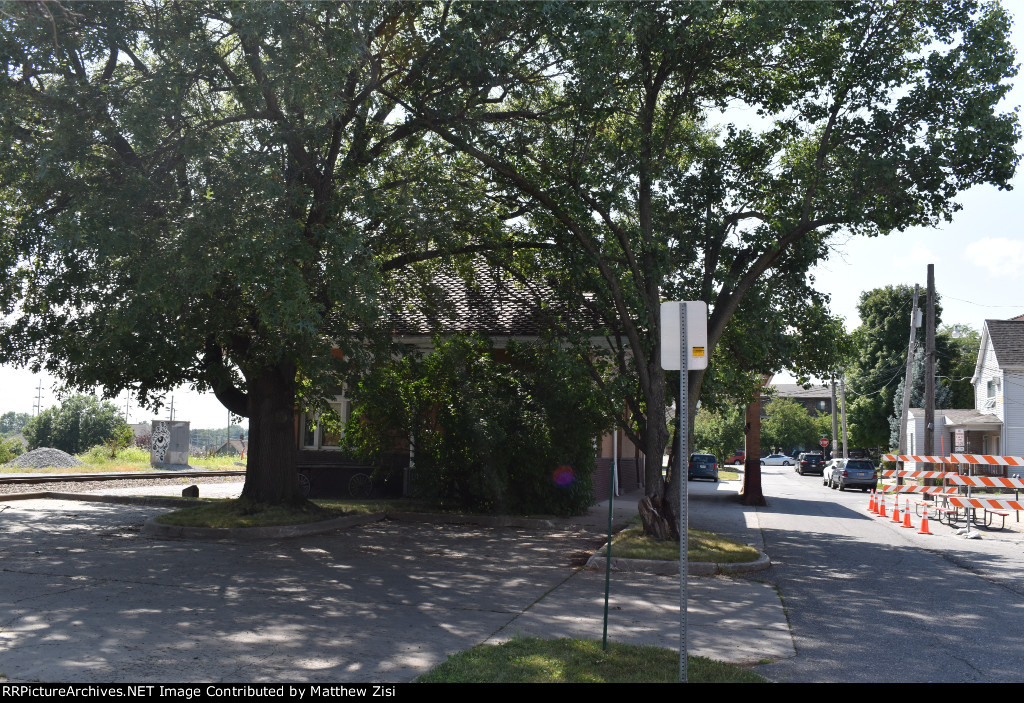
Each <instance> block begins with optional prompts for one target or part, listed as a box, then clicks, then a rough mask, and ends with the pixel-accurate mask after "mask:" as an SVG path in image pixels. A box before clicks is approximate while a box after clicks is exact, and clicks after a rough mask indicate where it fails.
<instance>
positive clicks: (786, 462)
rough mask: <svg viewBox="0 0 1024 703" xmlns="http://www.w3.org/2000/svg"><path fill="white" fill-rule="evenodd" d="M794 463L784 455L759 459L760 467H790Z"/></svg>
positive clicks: (792, 459) (789, 457)
mask: <svg viewBox="0 0 1024 703" xmlns="http://www.w3.org/2000/svg"><path fill="white" fill-rule="evenodd" d="M795 461H796V459H794V458H793V457H791V456H786V455H785V454H772V455H771V456H763V457H761V466H792V465H793V463H794V462H795Z"/></svg>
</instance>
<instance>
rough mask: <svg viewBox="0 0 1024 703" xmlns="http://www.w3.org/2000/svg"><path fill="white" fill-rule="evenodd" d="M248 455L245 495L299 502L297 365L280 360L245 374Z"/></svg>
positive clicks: (263, 500)
mask: <svg viewBox="0 0 1024 703" xmlns="http://www.w3.org/2000/svg"><path fill="white" fill-rule="evenodd" d="M246 387H247V390H248V403H247V405H248V410H249V457H248V459H247V460H246V465H245V487H244V488H243V489H242V498H244V499H248V500H251V501H253V502H256V503H265V504H270V505H285V504H290V505H300V504H302V503H305V502H306V498H305V497H304V496H303V495H302V492H301V490H300V489H299V479H298V472H297V470H296V458H297V454H296V448H295V366H294V365H293V364H291V363H289V362H279V363H278V364H277V365H275V366H270V367H265V368H262V369H258V370H257V371H256V372H254V373H253V374H252V375H249V374H247V375H246Z"/></svg>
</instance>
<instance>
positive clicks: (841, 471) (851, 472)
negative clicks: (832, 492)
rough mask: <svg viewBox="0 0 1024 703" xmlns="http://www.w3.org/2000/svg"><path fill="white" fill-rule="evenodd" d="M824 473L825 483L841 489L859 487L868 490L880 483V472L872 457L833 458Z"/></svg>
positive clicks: (830, 486)
mask: <svg viewBox="0 0 1024 703" xmlns="http://www.w3.org/2000/svg"><path fill="white" fill-rule="evenodd" d="M826 474H827V475H826ZM822 475H823V476H825V479H824V481H822V483H823V484H824V485H826V486H828V487H829V488H833V489H835V488H838V489H839V490H841V491H845V490H846V489H847V488H859V489H861V490H862V491H864V492H867V491H868V490H870V489H872V488H874V487H875V486H876V485H878V474H877V473H875V465H874V464H872V463H871V460H870V459H833V460H832V461H830V462H829V464H828V466H827V467H826V470H825V473H824V474H822Z"/></svg>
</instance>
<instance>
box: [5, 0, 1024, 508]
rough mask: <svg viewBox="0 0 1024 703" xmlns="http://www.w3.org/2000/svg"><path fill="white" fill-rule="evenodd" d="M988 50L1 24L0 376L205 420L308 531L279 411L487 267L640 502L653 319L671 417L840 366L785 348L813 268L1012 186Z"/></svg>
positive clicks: (459, 25) (144, 12)
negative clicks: (555, 354) (638, 477)
mask: <svg viewBox="0 0 1024 703" xmlns="http://www.w3.org/2000/svg"><path fill="white" fill-rule="evenodd" d="M7 8H10V9H7ZM1008 30H1009V17H1008V15H1007V13H1006V12H1005V11H1004V10H1003V9H1002V8H1001V7H1000V6H999V5H998V4H984V5H982V4H979V3H976V2H972V1H970V0H959V1H958V2H951V3H942V4H939V3H892V4H890V3H883V4H879V3H871V2H837V3H813V4H812V3H782V2H779V3H671V2H649V3H580V4H575V3H572V4H570V3H551V4H541V3H530V4H518V3H468V2H439V3H408V4H406V3H384V2H367V3H219V2H195V3H158V2H144V1H142V0H138V1H136V2H126V3H102V2H99V3H72V2H41V3H25V4H19V5H16V6H5V12H4V14H3V16H2V17H0V32H2V34H0V59H2V61H3V70H2V72H0V144H2V145H3V147H4V150H5V154H6V155H7V157H6V159H5V160H4V162H3V163H2V164H0V203H2V205H0V218H2V224H3V233H2V234H0V237H2V239H0V265H2V266H3V269H4V271H5V273H6V275H5V276H4V277H3V278H2V279H0V310H2V313H3V314H4V315H5V316H6V317H5V321H4V322H3V323H2V325H3V327H2V332H3V334H2V335H0V340H2V341H0V360H3V361H13V362H16V363H28V364H32V365H34V366H36V367H39V366H45V367H46V368H47V369H48V370H51V371H53V372H55V373H57V374H58V375H60V376H62V377H63V378H65V379H66V381H67V382H68V383H69V384H70V385H73V386H78V387H88V386H91V385H92V384H97V383H99V384H103V386H104V387H105V388H106V389H107V391H108V392H117V391H118V390H121V389H126V388H127V389H131V390H132V391H134V392H135V393H137V394H138V395H140V396H141V398H142V399H143V400H145V399H147V398H150V397H152V396H153V394H155V393H159V392H160V391H163V390H166V389H168V388H170V387H172V386H174V385H177V384H180V383H191V384H193V385H195V386H196V387H198V388H201V389H205V388H210V389H213V390H214V391H215V392H216V393H217V396H218V398H220V399H221V400H222V402H223V403H224V404H225V406H226V407H227V408H228V409H230V410H231V411H232V412H235V413H237V414H239V415H245V416H248V417H249V418H250V433H251V443H250V454H249V463H248V474H247V479H246V488H245V492H244V494H243V495H244V496H245V497H247V498H251V499H254V500H261V501H271V502H283V501H290V500H298V499H299V497H298V496H299V493H298V485H297V480H296V477H295V471H294V436H293V435H294V419H293V411H294V407H295V404H296V401H297V398H298V396H300V395H303V394H304V395H305V396H308V400H304V401H303V402H312V401H314V400H316V398H317V397H318V396H320V397H322V396H323V394H325V393H328V392H329V390H330V389H331V388H333V387H335V386H336V385H337V384H338V383H339V382H340V380H341V374H342V373H343V372H344V371H345V367H346V364H352V363H354V362H357V361H358V360H359V359H360V358H361V355H364V354H366V353H367V350H369V349H370V348H371V347H370V345H369V344H368V340H370V339H373V338H375V333H378V332H379V333H385V334H386V332H387V329H386V325H385V324H384V323H383V319H384V318H383V316H382V315H381V311H382V309H384V308H386V306H387V303H388V300H387V298H386V295H385V294H386V291H388V290H389V288H388V286H386V285H383V282H382V277H383V276H382V274H386V273H387V272H389V271H392V270H394V269H395V268H397V267H401V266H407V265H410V264H414V263H416V262H421V261H424V260H427V259H430V258H431V257H437V256H447V255H454V254H458V253H467V252H481V251H488V252H491V253H492V258H494V259H495V260H500V261H501V263H502V264H503V265H505V266H506V267H507V268H508V269H509V270H512V271H516V272H518V273H519V274H520V275H522V276H523V277H524V278H527V279H529V278H535V277H545V276H547V277H548V278H549V280H551V281H552V285H553V289H554V290H555V291H557V295H558V296H559V297H561V298H564V299H565V300H566V301H568V302H572V303H575V304H579V305H585V306H589V307H591V308H592V309H593V310H594V311H596V312H597V313H599V314H600V315H601V316H602V317H603V319H604V322H605V327H604V329H603V330H600V331H601V332H604V333H605V335H606V338H607V340H608V342H609V344H610V347H611V349H612V352H613V356H614V358H615V361H616V362H617V363H618V365H619V367H620V370H621V375H620V378H621V379H624V381H623V382H622V383H621V384H620V385H618V386H616V388H617V389H618V390H622V391H624V392H625V394H626V395H625V402H624V403H623V406H624V412H623V414H622V415H623V416H622V418H621V423H622V424H623V426H624V427H625V428H626V429H627V430H628V431H629V433H630V436H631V438H632V439H633V440H634V441H636V442H637V443H638V444H639V445H640V446H641V447H642V448H643V450H644V452H645V454H646V455H647V456H648V457H649V458H650V460H649V461H648V462H647V467H648V481H647V482H648V490H649V491H655V490H659V489H658V486H659V485H660V484H661V476H660V461H658V459H657V458H659V457H661V455H662V453H663V450H664V447H665V444H666V442H667V438H668V431H667V424H666V421H665V407H666V402H665V400H666V390H665V375H664V372H663V371H662V370H661V368H660V364H659V359H658V341H659V339H660V329H661V327H660V320H659V319H658V315H659V304H660V302H661V301H662V299H664V298H670V299H700V300H705V301H706V302H708V304H709V308H710V320H709V330H708V332H709V335H708V337H709V345H710V349H711V350H716V351H714V353H713V354H712V360H713V367H712V368H711V369H709V372H708V373H707V374H703V373H696V374H695V375H694V378H693V379H691V384H690V387H691V389H692V391H691V397H690V398H689V399H687V401H688V405H689V407H690V408H691V411H692V409H693V407H694V406H695V404H696V400H697V398H698V397H699V395H700V392H701V388H702V385H703V382H704V378H705V377H707V378H708V379H709V385H713V384H714V383H720V384H722V387H730V388H733V389H735V388H742V387H744V386H745V387H746V388H747V389H748V390H749V389H750V388H751V387H752V386H753V385H754V384H753V383H752V382H751V379H750V374H751V373H754V372H761V371H769V370H774V369H776V368H778V367H780V366H781V365H783V364H784V363H787V362H788V363H795V364H796V365H797V366H798V367H799V368H800V369H802V370H806V371H814V370H818V371H822V370H824V367H827V366H830V365H831V363H830V362H831V359H828V358H827V357H829V356H830V353H829V352H831V351H834V350H828V349H825V350H822V349H821V348H820V347H805V346H800V345H799V344H798V341H799V334H798V333H799V331H800V330H801V328H806V327H808V326H815V327H820V326H823V325H827V324H830V321H829V317H828V315H827V310H826V309H825V304H826V302H827V301H826V300H825V299H824V297H823V296H821V295H820V294H818V293H816V292H815V291H814V289H813V287H812V285H811V283H812V282H811V281H810V280H809V279H808V276H807V270H808V268H809V267H810V266H811V265H812V264H813V263H814V262H816V261H818V260H819V259H821V258H824V257H826V256H827V255H828V246H829V238H830V237H831V236H832V235H833V234H834V233H836V232H839V231H845V232H852V233H855V234H864V235H869V236H870V235H878V234H887V233H889V232H892V231H896V230H902V229H905V228H906V227H910V226H915V225H934V224H936V223H938V222H941V221H943V220H946V219H949V218H950V217H952V215H953V213H954V212H955V211H956V210H957V209H958V207H959V206H958V204H957V201H956V197H957V195H958V194H959V193H960V192H962V191H963V190H964V189H966V188H969V187H971V186H972V185H975V184H978V183H991V184H995V185H997V186H999V187H1008V184H1009V179H1010V178H1011V176H1012V175H1013V172H1014V168H1015V166H1016V163H1017V156H1016V154H1015V152H1014V145H1015V144H1016V142H1017V139H1018V123H1017V118H1016V115H1015V114H1014V113H999V112H998V109H997V105H998V103H999V101H1000V100H1001V98H1002V97H1003V96H1004V95H1005V93H1006V91H1007V90H1008V84H1007V80H1008V79H1009V78H1010V77H1012V76H1013V75H1014V73H1015V68H1014V63H1013V62H1014V55H1013V51H1012V49H1011V47H1010V45H1009V43H1008V40H1007V33H1008ZM737 115H740V117H737ZM498 253H501V256H498ZM551 274H554V278H551ZM388 282H389V281H388ZM585 294H586V295H585ZM566 331H567V332H569V331H575V332H577V333H579V334H590V333H593V332H594V330H566ZM794 332H796V333H797V334H794ZM824 338H825V339H826V340H828V339H831V336H825V337H824Z"/></svg>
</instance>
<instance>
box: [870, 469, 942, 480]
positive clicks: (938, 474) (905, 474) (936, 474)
mask: <svg viewBox="0 0 1024 703" xmlns="http://www.w3.org/2000/svg"><path fill="white" fill-rule="evenodd" d="M959 475H960V474H958V473H956V472H955V471H897V470H896V469H886V470H884V471H882V476H883V477H884V478H895V477H899V478H948V477H950V476H959Z"/></svg>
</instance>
